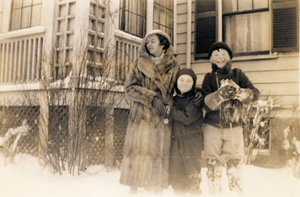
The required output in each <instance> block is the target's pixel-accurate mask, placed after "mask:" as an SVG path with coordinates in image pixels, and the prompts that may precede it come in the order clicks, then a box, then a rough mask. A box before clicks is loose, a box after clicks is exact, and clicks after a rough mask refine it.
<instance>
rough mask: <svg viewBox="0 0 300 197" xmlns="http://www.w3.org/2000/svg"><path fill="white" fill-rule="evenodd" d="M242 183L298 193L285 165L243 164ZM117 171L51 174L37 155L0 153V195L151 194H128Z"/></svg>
mask: <svg viewBox="0 0 300 197" xmlns="http://www.w3.org/2000/svg"><path fill="white" fill-rule="evenodd" d="M242 169H243V178H244V179H243V186H244V195H243V196H246V197H248V196H249V197H250V196H251V197H253V196H258V197H260V196H264V197H266V196H271V197H277V196H278V197H282V196H285V197H290V196H291V197H296V196H297V197H299V196H300V187H299V186H300V179H296V178H295V177H293V176H292V175H291V174H290V173H289V172H287V171H286V170H285V169H266V168H260V167H255V166H246V165H244V166H243V168H242ZM119 176H120V172H119V171H118V170H107V169H105V168H104V167H103V166H90V167H89V168H88V169H87V171H86V172H85V173H83V174H81V175H80V176H77V175H76V176H72V175H70V174H68V173H64V174H63V175H58V174H51V173H50V171H49V169H48V168H42V167H41V166H40V165H39V163H38V161H37V159H36V158H34V157H32V156H30V155H17V156H16V160H15V163H14V164H9V165H7V166H4V161H3V156H2V155H1V156H0V196H1V197H104V196H105V197H106V196H108V197H121V196H125V197H129V196H131V197H153V196H155V195H154V194H152V193H149V192H147V191H145V190H143V189H139V191H138V193H137V194H135V195H130V194H129V187H127V186H124V185H121V184H119ZM202 177H203V181H202V183H201V188H202V191H203V193H202V195H200V196H203V197H206V196H209V195H208V188H207V180H206V168H203V169H202ZM222 179H223V180H222V181H223V182H222V184H223V196H230V197H231V196H234V195H233V194H232V193H231V192H230V191H229V189H228V186H227V180H226V179H227V177H226V173H225V170H223V176H222ZM162 196H163V197H173V196H174V194H173V191H172V188H168V189H167V190H164V192H163V195H162Z"/></svg>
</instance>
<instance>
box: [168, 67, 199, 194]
mask: <svg viewBox="0 0 300 197" xmlns="http://www.w3.org/2000/svg"><path fill="white" fill-rule="evenodd" d="M196 80H197V77H196V75H195V73H194V71H193V70H192V69H187V68H183V69H181V70H179V71H178V73H177V75H176V83H175V86H174V88H175V91H176V92H177V96H175V97H174V103H173V106H172V107H171V109H170V114H169V118H170V119H172V142H171V151H170V175H169V177H170V183H171V186H172V187H173V190H174V194H175V195H178V194H183V195H184V194H187V193H190V194H200V193H201V190H200V182H201V166H200V159H201V154H202V146H203V144H202V143H203V141H202V134H201V126H202V122H203V113H202V108H201V107H198V106H196V105H195V103H194V100H193V99H194V98H195V93H194V92H195V90H194V89H195V84H196ZM198 92H199V91H198ZM201 102H202V103H203V99H202V100H201ZM202 103H201V104H202ZM201 104H200V105H201Z"/></svg>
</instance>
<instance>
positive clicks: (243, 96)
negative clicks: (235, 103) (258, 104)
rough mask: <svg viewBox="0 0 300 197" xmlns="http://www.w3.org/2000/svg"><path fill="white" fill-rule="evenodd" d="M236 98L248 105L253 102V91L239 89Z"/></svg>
mask: <svg viewBox="0 0 300 197" xmlns="http://www.w3.org/2000/svg"><path fill="white" fill-rule="evenodd" d="M236 98H237V99H238V100H240V101H241V102H242V103H244V104H248V103H250V102H251V101H252V100H253V91H252V90H250V89H245V88H241V89H240V91H239V93H238V94H237V96H236Z"/></svg>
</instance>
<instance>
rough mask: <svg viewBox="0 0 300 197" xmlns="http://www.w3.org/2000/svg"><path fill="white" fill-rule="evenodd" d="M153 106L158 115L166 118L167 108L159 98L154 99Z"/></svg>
mask: <svg viewBox="0 0 300 197" xmlns="http://www.w3.org/2000/svg"><path fill="white" fill-rule="evenodd" d="M152 105H153V107H154V108H155V110H156V112H157V114H159V115H164V116H165V115H166V107H165V105H164V104H163V102H162V101H161V100H160V99H159V98H158V97H156V96H155V97H154V98H153V101H152Z"/></svg>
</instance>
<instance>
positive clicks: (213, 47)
mask: <svg viewBox="0 0 300 197" xmlns="http://www.w3.org/2000/svg"><path fill="white" fill-rule="evenodd" d="M219 49H225V50H226V51H227V52H228V54H229V56H230V59H232V58H233V54H232V51H231V49H230V48H229V46H228V45H227V44H225V43H224V42H215V43H214V44H212V45H211V47H210V48H209V50H208V59H210V56H211V54H212V52H213V51H214V50H219Z"/></svg>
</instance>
